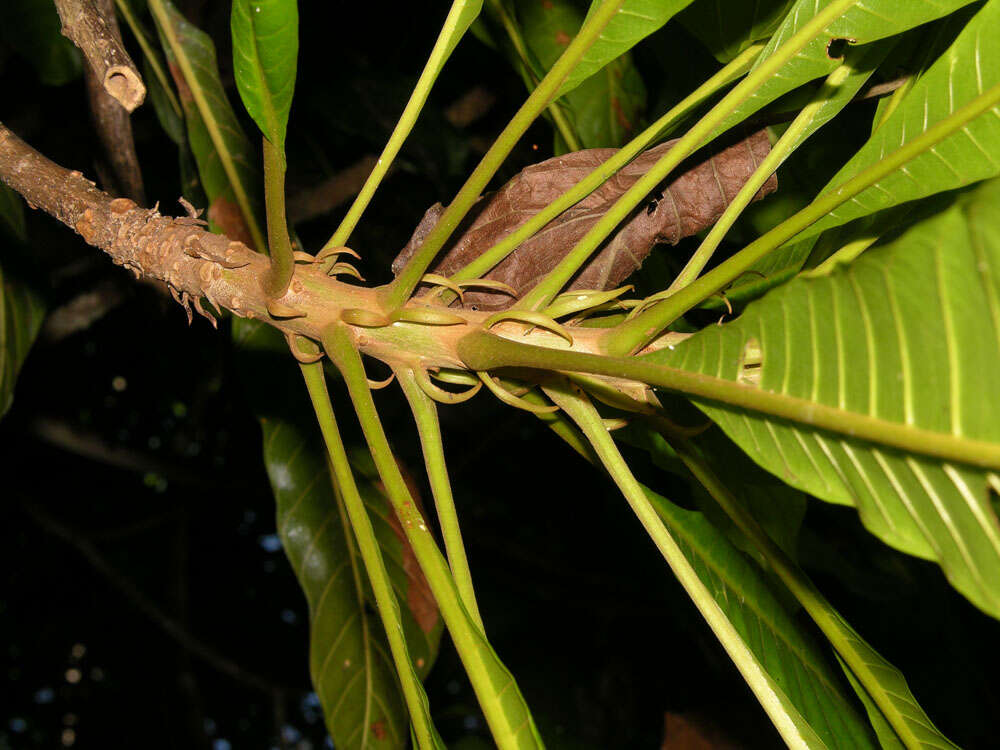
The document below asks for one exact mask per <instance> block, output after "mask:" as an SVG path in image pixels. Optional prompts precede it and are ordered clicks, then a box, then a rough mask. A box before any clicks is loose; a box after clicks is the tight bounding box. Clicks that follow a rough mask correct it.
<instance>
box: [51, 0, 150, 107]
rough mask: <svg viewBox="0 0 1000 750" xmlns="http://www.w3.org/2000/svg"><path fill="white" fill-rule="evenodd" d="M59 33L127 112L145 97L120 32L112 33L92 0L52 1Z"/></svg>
mask: <svg viewBox="0 0 1000 750" xmlns="http://www.w3.org/2000/svg"><path fill="white" fill-rule="evenodd" d="M55 3H56V9H57V10H58V11H59V18H60V19H61V20H62V33H63V35H64V36H66V37H68V38H69V39H71V40H72V41H73V43H74V44H75V45H76V46H77V47H79V48H80V51H81V52H83V54H84V57H86V58H87V62H88V64H89V65H90V68H91V70H93V71H94V74H95V75H96V76H97V79H98V80H99V81H100V82H101V85H102V86H103V87H104V89H105V91H107V92H108V93H109V94H110V95H111V96H113V97H114V98H115V99H117V100H118V102H119V103H120V104H121V105H122V106H123V107H124V108H125V109H126V110H128V111H129V112H132V111H133V110H135V108H136V107H138V106H139V105H140V104H142V102H143V100H145V98H146V85H145V84H144V83H143V82H142V76H140V75H139V71H138V70H137V69H136V67H135V63H133V62H132V58H131V57H129V54H128V52H126V51H125V47H124V46H122V42H121V35H120V34H117V33H114V32H113V31H112V29H111V28H110V26H109V24H108V22H107V21H106V20H105V17H104V16H103V15H102V13H101V11H100V10H99V9H98V6H97V4H96V3H95V0H55Z"/></svg>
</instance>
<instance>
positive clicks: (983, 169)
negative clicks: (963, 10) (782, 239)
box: [798, 0, 1000, 239]
mask: <svg viewBox="0 0 1000 750" xmlns="http://www.w3.org/2000/svg"><path fill="white" fill-rule="evenodd" d="M955 23H956V24H961V23H964V28H962V30H961V32H960V33H959V34H958V36H957V37H956V38H955V41H954V42H953V43H952V44H951V46H950V47H948V49H947V50H945V51H944V53H942V54H941V56H940V57H939V58H938V59H937V61H936V62H935V63H934V64H933V65H931V67H930V68H929V69H928V70H927V72H926V73H924V74H923V75H922V76H921V77H920V79H919V80H918V81H917V83H916V84H915V85H914V86H913V88H912V89H910V91H909V93H908V94H907V95H906V96H905V97H904V98H903V100H902V101H901V102H900V103H899V105H898V106H897V107H896V109H895V110H894V111H893V112H892V114H891V115H890V116H889V117H888V119H887V120H886V121H885V122H884V123H882V125H881V126H880V127H879V128H878V129H877V130H876V132H875V133H874V134H873V135H872V137H871V139H870V140H869V141H868V142H867V143H866V144H865V145H864V146H863V147H862V148H861V150H860V151H858V153H857V154H856V155H855V156H854V157H853V158H852V159H851V160H850V161H849V162H847V164H845V165H844V166H843V167H842V168H841V169H840V171H839V172H837V174H836V175H835V176H834V177H833V178H832V179H831V180H830V182H829V183H828V185H827V186H826V188H824V190H823V193H828V192H831V191H832V190H835V189H836V188H837V187H838V186H840V185H841V184H843V183H844V182H846V181H847V180H849V179H851V178H852V177H855V176H857V175H859V174H861V173H862V172H864V171H865V170H866V169H868V168H870V167H872V166H874V165H876V164H877V163H878V162H879V161H880V160H881V159H882V158H884V157H885V155H886V154H889V153H892V152H894V151H897V150H899V149H900V148H903V147H904V146H905V145H906V144H907V143H909V142H910V141H912V140H913V138H914V137H915V136H918V135H920V134H921V133H923V132H924V131H926V130H927V129H928V128H929V127H931V126H933V125H934V124H935V123H937V122H940V121H941V120H943V119H945V118H946V117H948V116H949V115H951V114H952V113H954V112H955V110H957V109H959V108H960V107H961V106H963V105H965V104H967V103H968V102H969V101H970V100H972V99H973V98H975V97H976V96H978V95H980V94H982V93H983V92H984V91H986V90H987V89H989V88H991V87H993V86H995V85H997V84H998V83H1000V35H998V34H997V29H998V28H1000V0H990V1H989V2H987V3H986V4H985V5H984V6H983V7H982V8H981V9H980V10H979V11H978V12H977V13H976V14H975V16H974V17H973V18H972V19H971V20H969V19H968V18H967V17H966V14H961V16H960V17H958V18H956V19H955ZM997 174H1000V107H994V108H993V109H992V110H991V111H989V112H987V113H985V114H983V115H980V116H979V117H977V118H976V119H974V120H972V121H971V122H969V123H968V124H964V125H962V126H960V127H958V126H956V128H955V129H954V132H953V133H952V134H951V135H950V136H948V137H946V138H944V139H943V140H941V141H939V142H938V143H936V144H935V145H933V146H931V147H930V148H927V149H926V150H925V151H923V153H919V154H917V155H915V156H914V158H912V159H910V160H909V161H908V162H907V163H906V164H905V165H904V166H903V167H901V168H900V169H898V170H896V171H894V172H892V173H890V174H888V175H887V176H885V177H883V178H882V179H881V180H879V181H878V182H876V183H875V184H874V185H872V186H871V187H869V188H867V189H865V190H863V191H861V192H860V193H858V194H857V195H855V196H854V197H852V198H851V199H850V200H849V201H847V202H846V203H844V204H842V205H840V206H838V207H837V208H835V209H834V210H833V211H831V212H830V213H829V214H828V215H827V216H826V217H825V218H823V219H820V220H819V221H818V222H816V223H815V224H814V225H813V226H811V227H810V228H809V229H807V230H806V232H805V233H804V234H802V235H799V238H798V239H801V238H802V237H804V236H808V235H812V234H817V233H819V232H821V231H823V230H824V229H828V228H830V227H834V226H837V225H840V224H843V223H845V222H848V221H851V220H852V219H856V218H859V217H861V216H866V215H868V214H870V213H873V212H875V211H878V210H881V209H884V208H889V207H891V206H895V205H898V204H900V203H903V202H905V201H911V200H915V199H917V198H923V197H925V196H928V195H931V194H933V193H937V192H940V191H943V190H951V189H954V188H957V187H961V186H963V185H968V184H970V183H972V182H976V181H977V180H982V179H985V178H987V177H993V176H995V175H997Z"/></svg>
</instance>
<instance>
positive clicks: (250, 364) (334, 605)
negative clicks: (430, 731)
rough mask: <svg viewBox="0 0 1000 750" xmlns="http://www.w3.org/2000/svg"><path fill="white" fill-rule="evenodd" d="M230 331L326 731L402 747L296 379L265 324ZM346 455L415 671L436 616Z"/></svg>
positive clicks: (389, 665) (435, 635) (431, 648)
mask: <svg viewBox="0 0 1000 750" xmlns="http://www.w3.org/2000/svg"><path fill="white" fill-rule="evenodd" d="M234 339H235V341H236V343H237V345H238V346H239V349H240V356H241V358H242V359H243V361H244V362H245V363H246V365H247V367H246V368H244V369H245V371H247V372H253V379H252V381H251V382H248V383H247V386H248V388H249V390H250V400H251V404H252V405H253V407H254V410H255V411H256V413H257V415H258V417H259V419H260V422H261V429H262V433H263V454H264V456H263V457H264V463H265V466H266V467H267V471H268V476H269V477H270V479H271V487H272V490H273V492H274V496H275V501H276V503H277V525H278V533H279V535H280V537H281V541H282V545H283V548H284V551H285V554H286V555H287V557H288V560H289V562H290V563H291V565H292V569H293V570H294V572H295V575H296V577H297V578H298V580H299V584H300V586H301V587H302V590H303V593H304V594H305V596H306V600H307V602H308V605H309V613H310V619H309V622H310V633H309V640H310V647H309V664H310V674H311V677H312V682H313V686H314V688H315V690H316V693H317V695H318V697H319V700H320V704H321V705H322V706H323V712H324V716H325V718H326V723H327V728H328V730H329V732H330V736H331V737H332V738H333V740H334V743H335V744H336V745H337V746H338V747H369V746H374V744H375V737H376V736H377V735H381V736H383V737H384V740H382V742H380V743H378V746H379V747H381V746H383V743H384V746H385V747H391V748H403V747H406V745H407V739H408V736H409V730H408V726H409V721H408V717H407V712H406V707H405V704H404V702H403V698H402V695H401V692H400V688H399V684H398V681H397V678H396V670H395V666H394V664H393V660H392V657H391V656H390V653H389V647H388V643H387V641H386V636H385V632H384V630H383V627H382V624H381V621H380V619H379V616H378V614H377V613H376V610H375V605H374V603H373V600H372V593H371V590H370V586H369V584H368V582H367V574H366V572H365V567H364V564H363V562H362V560H361V557H360V553H359V551H358V549H357V546H356V543H355V541H354V538H353V534H352V532H351V527H350V523H349V521H348V518H347V514H346V511H345V509H344V507H343V504H342V502H341V500H340V499H339V498H338V497H337V494H336V493H335V491H334V485H333V480H332V477H331V473H330V471H329V468H328V464H327V459H326V452H325V450H324V449H323V439H322V437H321V436H320V434H319V431H318V429H317V427H316V423H315V422H316V420H315V417H314V416H313V415H312V413H311V410H310V409H309V406H308V401H307V400H306V399H305V389H304V388H303V386H302V378H301V376H300V375H299V373H298V371H297V368H296V367H295V366H294V362H293V361H292V360H291V358H290V357H289V356H288V352H287V347H286V346H285V344H284V341H283V339H282V337H281V336H280V334H278V332H277V331H275V330H274V329H272V328H269V327H268V326H266V325H264V324H261V323H259V322H256V321H247V320H240V319H236V320H235V321H234ZM276 394H279V397H278V398H276V397H275V396H276ZM351 461H352V464H354V474H355V480H356V482H357V484H358V489H359V491H360V492H361V495H362V498H363V499H364V501H365V504H366V505H367V507H368V510H369V514H370V516H371V521H372V524H373V526H374V529H375V534H376V537H377V539H378V541H379V546H380V549H381V553H382V557H383V559H384V561H385V563H386V567H387V569H388V571H389V573H390V578H391V582H392V585H393V589H394V590H395V593H396V597H397V599H398V601H399V604H400V607H399V610H400V613H401V615H402V622H403V629H404V633H405V635H406V640H407V644H408V646H409V650H410V654H411V657H412V661H413V664H414V665H415V667H416V670H417V673H418V675H419V676H420V677H421V678H422V677H425V676H426V675H427V673H428V672H429V671H430V668H431V665H432V664H433V661H434V658H435V657H436V655H437V650H438V645H439V641H440V637H441V632H442V624H441V620H440V617H439V616H438V613H437V609H436V607H435V606H434V602H433V599H431V598H429V592H428V591H427V589H426V582H425V581H424V580H423V578H422V577H419V578H415V577H414V575H413V570H414V567H415V566H414V565H413V562H412V560H411V559H410V558H411V557H412V551H410V548H409V546H408V545H405V544H404V543H403V542H402V541H401V539H402V530H401V528H400V526H399V523H398V521H397V520H396V517H395V514H393V513H392V511H391V509H390V507H389V504H388V501H387V500H386V498H385V495H384V493H383V492H382V491H381V489H380V488H379V487H378V486H377V485H376V484H375V482H373V481H372V472H373V467H372V465H371V458H370V457H369V456H368V455H367V454H366V453H365V452H364V451H357V452H355V453H354V454H353V455H352V456H351Z"/></svg>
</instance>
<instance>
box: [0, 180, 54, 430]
mask: <svg viewBox="0 0 1000 750" xmlns="http://www.w3.org/2000/svg"><path fill="white" fill-rule="evenodd" d="M23 206H24V203H23V201H22V200H21V197H20V196H19V195H18V194H17V193H15V192H14V191H13V190H11V189H10V188H8V187H7V186H6V185H0V246H2V245H10V244H12V243H14V242H18V241H23V240H24V239H25V238H26V233H25V228H24V208H23ZM3 230H7V231H3ZM8 237H9V238H8ZM8 249H9V248H8ZM5 256H6V257H8V258H9V257H10V256H9V253H4V252H0V259H3V258H4V257H5ZM12 266H13V264H12V263H10V262H9V261H8V262H7V263H3V262H0V417H2V416H3V415H4V414H6V413H7V410H8V409H9V408H10V405H11V403H12V402H13V400H14V385H15V383H16V382H17V375H18V373H19V372H20V370H21V365H22V364H24V360H25V358H26V357H27V356H28V351H29V350H30V349H31V345H32V343H34V341H35V337H36V336H38V331H39V329H40V328H41V327H42V320H43V319H44V317H45V304H44V301H43V299H42V297H41V295H39V294H38V293H37V292H36V291H35V290H34V289H33V288H32V287H31V286H30V285H29V284H28V283H27V282H25V281H24V280H23V279H21V278H19V277H18V276H17V275H15V274H14V273H13V272H12Z"/></svg>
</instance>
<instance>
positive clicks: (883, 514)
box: [650, 181, 1000, 616]
mask: <svg viewBox="0 0 1000 750" xmlns="http://www.w3.org/2000/svg"><path fill="white" fill-rule="evenodd" d="M998 202H1000V182H997V181H993V182H989V183H984V184H983V185H982V186H981V187H979V188H978V189H976V190H975V191H972V192H970V193H968V194H966V195H964V196H962V198H961V199H960V200H958V201H956V203H955V204H954V205H953V206H952V207H951V208H949V209H948V210H946V211H944V212H943V213H941V214H939V215H937V216H935V217H933V218H931V219H927V220H925V221H922V222H920V223H918V224H916V225H915V226H913V227H912V228H910V229H909V230H908V231H907V232H905V233H904V234H903V235H902V236H901V237H899V238H898V239H896V240H895V241H893V242H891V243H889V244H887V245H886V246H884V247H880V248H877V249H874V250H870V251H868V252H867V253H866V254H865V255H863V256H862V257H861V258H860V259H858V260H857V261H855V262H854V263H853V264H852V265H850V266H847V267H846V268H841V269H840V270H837V271H834V272H833V273H831V274H830V275H828V276H824V277H820V278H812V279H798V280H796V281H793V282H791V283H789V284H787V285H785V286H784V287H782V288H780V289H777V290H775V291H773V292H771V293H770V294H769V295H767V296H766V297H765V298H764V299H763V300H761V301H759V302H756V303H754V304H752V305H750V306H749V307H748V308H747V310H746V312H745V313H744V314H743V315H742V316H741V317H740V318H739V319H737V320H736V321H735V322H733V323H730V324H728V325H725V326H712V327H710V328H707V329H705V330H703V331H701V332H699V333H698V334H696V335H695V336H693V337H691V338H690V339H689V340H687V341H685V342H684V343H683V344H682V345H680V346H677V347H676V348H675V349H674V350H673V351H670V350H665V351H662V352H659V353H657V354H655V355H651V357H650V359H651V360H653V361H657V362H660V363H664V364H670V365H672V366H675V367H678V368H681V369H684V370H688V371H693V372H698V373H703V374H705V375H707V376H709V379H711V380H717V379H722V380H728V381H735V382H738V383H740V384H742V385H743V386H744V387H745V393H746V401H745V402H744V403H747V404H752V403H754V402H755V397H754V393H755V392H759V393H760V395H761V397H762V398H761V399H760V400H759V401H760V402H761V403H762V401H763V400H765V398H772V399H773V398H774V397H775V396H777V397H779V398H780V397H782V396H784V397H790V398H793V399H798V400H799V403H802V404H809V403H814V404H816V405H817V407H816V408H817V409H823V408H829V409H830V410H831V413H834V414H837V415H838V419H837V420H836V425H838V426H836V427H834V422H829V421H828V422H827V424H829V425H831V429H836V430H837V431H836V432H832V431H826V432H824V431H820V430H818V429H815V428H812V427H810V426H808V425H807V424H806V423H805V422H789V421H783V420H780V419H776V418H770V417H768V416H767V415H766V413H762V412H761V411H751V410H744V409H742V408H739V407H735V406H728V407H722V406H719V405H717V404H715V403H712V402H708V401H699V402H698V403H699V405H700V406H701V407H702V408H703V409H704V410H705V411H706V412H707V413H708V414H709V415H710V416H711V417H712V418H713V419H714V420H715V421H716V422H717V423H718V424H719V425H720V426H721V427H722V428H723V429H724V430H725V431H726V433H727V434H728V435H729V436H730V437H731V438H732V439H733V440H734V441H736V442H737V443H738V444H739V445H740V446H741V447H742V448H743V449H744V450H745V451H746V452H747V453H748V454H749V455H750V456H751V457H752V458H753V459H754V460H755V461H756V462H757V463H759V464H760V465H761V466H763V467H765V468H767V469H768V470H769V471H772V472H773V473H775V474H777V475H778V476H780V477H781V478H782V479H784V480H785V481H786V482H788V483H789V484H791V485H793V486H796V487H799V488H800V489H803V490H805V491H807V492H809V493H810V494H813V495H815V496H817V497H820V498H822V499H824V500H827V501H829V502H834V503H842V504H847V505H854V506H856V507H857V508H858V511H859V513H860V515H861V519H862V521H863V523H864V524H865V526H866V527H867V528H868V529H869V530H870V531H872V532H873V533H874V534H876V535H877V536H879V537H880V538H881V539H883V540H884V541H885V542H887V543H888V544H890V545H892V546H894V547H896V548H897V549H900V550H903V551H905V552H909V553H910V554H914V555H918V556H921V557H924V558H927V559H930V560H936V561H937V562H938V563H939V564H940V565H941V567H942V569H943V570H944V573H945V575H946V576H947V577H948V579H949V580H950V581H951V583H952V584H953V585H954V586H955V587H956V588H957V589H958V590H959V591H961V592H962V593H963V594H964V595H965V596H967V597H968V598H969V599H970V600H971V601H972V602H974V603H975V604H976V605H977V606H979V607H981V608H982V609H983V610H985V611H986V612H988V613H990V614H992V615H993V616H1000V525H998V523H997V519H996V516H995V515H994V512H993V508H992V506H991V503H990V487H991V486H992V488H993V490H994V491H996V490H998V489H1000V477H998V475H997V473H996V472H995V471H992V470H989V469H983V468H976V467H974V466H972V465H967V464H965V463H964V462H963V461H962V460H961V457H962V456H964V455H968V456H969V461H970V463H972V462H973V461H974V459H973V456H974V455H977V454H978V452H981V451H980V446H990V447H993V446H996V445H997V444H1000V400H998V399H997V397H996V377H995V373H996V372H997V371H998V368H1000V212H998V211H997V208H996V207H997V205H998ZM757 361H759V362H760V363H761V364H760V365H759V367H758V366H756V365H754V363H755V362H757ZM770 408H772V407H768V406H762V407H761V409H762V410H763V411H765V412H766V411H767V410H768V409H770ZM865 419H876V420H879V421H880V424H881V425H882V426H883V427H884V428H885V430H884V431H883V432H884V434H885V435H887V436H888V432H889V431H892V432H894V433H898V434H900V435H904V434H906V433H907V432H908V431H912V430H917V429H919V430H923V431H924V432H923V433H922V434H923V436H924V437H922V439H921V441H920V442H917V441H910V443H909V446H910V447H909V448H907V449H903V448H896V449H893V448H889V447H887V445H886V444H875V443H871V442H865V441H863V440H860V439H857V438H854V437H852V432H853V431H854V430H855V429H859V430H860V429H865V428H864V427H863V426H862V425H861V422H862V421H864V420H865ZM868 434H872V435H874V433H868ZM880 434H882V433H880ZM879 439H881V438H879ZM886 439H887V440H888V437H887V438H886ZM944 442H948V443H949V445H951V446H952V447H953V448H954V450H949V451H947V452H946V455H949V456H951V458H950V459H948V460H942V459H940V458H935V456H937V455H942V453H943V452H942V451H939V447H940V445H941V444H943V443H944ZM895 444H896V445H903V444H904V443H900V442H896V443H895ZM978 465H979V466H982V465H984V463H983V462H982V460H981V459H980V460H979V461H978ZM985 465H986V466H990V465H992V464H991V463H990V462H988V461H987V462H985Z"/></svg>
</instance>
